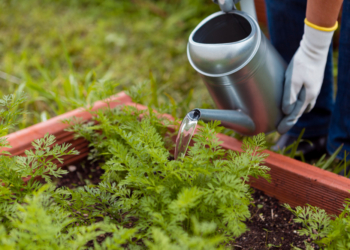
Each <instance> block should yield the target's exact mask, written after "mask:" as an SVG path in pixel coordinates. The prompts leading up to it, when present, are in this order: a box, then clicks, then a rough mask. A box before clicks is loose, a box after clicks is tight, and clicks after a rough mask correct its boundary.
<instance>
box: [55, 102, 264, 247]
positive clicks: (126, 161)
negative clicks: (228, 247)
mask: <svg viewBox="0 0 350 250" xmlns="http://www.w3.org/2000/svg"><path fill="white" fill-rule="evenodd" d="M139 117H142V119H141V121H140V119H139ZM94 119H95V121H96V124H94V123H88V124H81V123H75V124H74V125H73V126H72V128H71V129H70V131H74V132H76V133H77V134H78V136H82V137H84V138H86V139H88V140H89V141H90V146H92V147H94V148H95V150H96V151H94V152H93V156H94V157H99V158H100V159H103V161H104V162H105V164H104V165H103V169H104V170H105V173H104V174H103V176H102V182H101V183H100V184H99V186H97V187H94V188H88V187H85V188H84V190H83V189H77V190H66V191H65V192H62V191H61V192H62V193H61V195H66V196H65V198H64V199H62V198H60V200H68V199H69V202H70V203H73V204H74V205H73V207H71V206H70V205H68V204H63V203H62V205H64V206H66V208H67V209H72V210H78V211H84V213H86V214H89V217H88V218H82V217H81V216H80V215H76V216H77V217H79V218H80V219H81V220H83V221H93V220H97V217H100V216H102V217H104V216H109V217H111V219H112V220H114V221H120V222H121V223H122V224H123V225H128V224H132V225H133V226H134V227H136V228H138V229H139V235H140V237H142V238H143V237H146V238H150V237H152V235H153V234H154V232H160V233H159V234H160V235H163V236H164V237H163V236H162V237H163V239H162V242H163V243H164V244H168V243H169V244H170V245H169V247H170V246H172V244H175V245H176V246H182V245H181V244H183V242H186V241H187V240H186V239H187V238H186V237H191V239H192V240H194V238H196V237H198V236H196V235H198V232H197V231H196V230H197V229H196V223H197V222H198V223H199V224H198V225H201V223H209V224H208V226H209V225H212V226H210V227H211V228H217V230H216V231H208V233H207V235H208V237H209V238H210V239H211V237H214V236H215V235H216V236H220V237H221V239H222V240H220V242H223V241H229V240H232V237H237V236H239V235H241V234H242V233H243V232H245V231H246V226H245V224H244V220H246V219H247V218H249V217H250V213H249V210H248V205H249V203H250V200H251V197H250V192H249V185H248V184H247V182H248V181H249V176H254V177H264V178H268V174H267V171H268V170H269V169H268V168H267V167H265V166H262V165H261V163H262V162H263V160H264V159H265V157H266V156H267V155H266V154H264V153H262V150H263V149H264V136H263V135H259V136H256V137H254V138H246V139H245V141H244V144H243V145H244V146H243V150H244V152H243V153H241V154H239V153H236V152H231V151H230V152H225V151H224V150H223V149H222V148H221V147H220V144H221V142H220V141H218V138H217V137H216V132H217V131H220V130H222V128H219V127H218V125H219V122H212V123H210V124H204V125H203V127H201V128H199V132H198V134H197V135H196V136H195V137H194V142H195V143H194V145H193V146H191V147H190V148H189V155H188V156H186V157H182V158H181V159H179V160H176V161H175V160H171V155H170V153H169V145H168V144H167V143H166V138H167V133H168V129H167V128H166V126H165V125H167V124H169V123H171V122H170V121H167V120H166V119H165V118H164V117H160V118H159V115H157V114H156V113H154V112H153V111H152V110H150V109H149V110H145V111H139V110H137V109H136V108H133V107H123V108H122V109H119V110H107V112H104V113H102V112H99V113H98V114H97V116H96V117H95V118H94ZM168 136H169V135H168ZM164 138H165V139H164ZM115 198H117V200H115ZM194 221H196V222H194ZM198 230H199V229H198ZM204 235H205V234H203V235H202V237H204ZM184 237H185V238H184ZM193 237H194V238H193ZM150 239H151V238H150ZM180 239H182V240H183V241H182V240H180ZM158 240H160V239H157V240H156V241H155V242H158ZM181 242H182V243H181ZM214 242H216V241H215V240H214ZM158 243H159V244H160V242H158ZM147 244H148V245H149V246H150V247H151V246H153V247H155V245H153V243H147ZM198 247H199V245H198ZM154 249H156V248H154ZM198 249H205V247H204V246H203V247H202V248H200V247H199V248H198Z"/></svg>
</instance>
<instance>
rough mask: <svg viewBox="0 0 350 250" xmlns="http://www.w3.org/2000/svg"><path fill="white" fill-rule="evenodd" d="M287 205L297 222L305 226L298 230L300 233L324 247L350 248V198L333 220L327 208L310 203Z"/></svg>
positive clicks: (327, 248)
mask: <svg viewBox="0 0 350 250" xmlns="http://www.w3.org/2000/svg"><path fill="white" fill-rule="evenodd" d="M285 207H286V208H287V209H288V210H290V211H291V212H292V213H293V214H294V215H295V216H296V218H295V219H294V221H295V222H297V223H302V225H303V227H304V228H303V229H301V230H298V231H299V233H300V234H302V235H307V236H309V237H310V238H312V239H314V243H317V244H318V245H319V246H320V247H321V248H322V249H326V250H336V249H339V250H343V249H344V250H345V249H349V248H350V231H349V230H350V216H349V215H350V208H349V207H350V200H349V199H346V201H345V205H344V209H343V210H342V212H341V213H340V215H339V216H333V220H332V217H331V216H329V215H327V213H326V212H325V210H323V209H320V208H317V207H313V206H310V205H308V206H307V207H304V208H302V207H296V208H295V209H292V208H291V207H290V206H289V205H287V204H285Z"/></svg>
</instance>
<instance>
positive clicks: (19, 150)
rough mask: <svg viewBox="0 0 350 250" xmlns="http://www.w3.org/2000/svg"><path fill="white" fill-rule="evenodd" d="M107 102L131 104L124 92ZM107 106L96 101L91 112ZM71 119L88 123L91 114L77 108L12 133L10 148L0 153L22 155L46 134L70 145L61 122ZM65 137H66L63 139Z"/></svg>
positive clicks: (67, 134)
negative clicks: (7, 152) (6, 152)
mask: <svg viewBox="0 0 350 250" xmlns="http://www.w3.org/2000/svg"><path fill="white" fill-rule="evenodd" d="M108 102H109V103H110V106H111V107H112V108H113V107H116V106H118V105H122V104H124V103H126V102H131V98H130V97H129V96H128V95H126V94H125V93H124V92H120V93H118V94H117V95H115V96H112V97H110V98H108ZM107 105H108V104H107V103H106V101H98V102H96V103H95V104H94V106H93V107H92V109H91V110H92V111H96V110H99V109H103V108H106V107H107ZM72 118H80V119H82V120H84V121H88V120H90V119H91V118H92V114H91V113H90V112H88V111H86V110H85V109H83V108H79V109H75V110H73V111H70V112H67V113H65V114H62V115H59V116H56V117H54V118H51V119H49V120H47V121H45V122H41V123H38V124H35V125H33V126H30V127H28V128H25V129H22V130H20V131H17V132H14V133H12V134H10V135H8V136H7V140H8V142H9V144H10V145H11V146H12V148H0V152H2V151H4V150H6V151H9V152H10V153H11V154H12V155H23V154H24V151H25V150H28V149H31V148H33V147H32V142H33V141H34V140H36V139H39V138H43V137H44V136H45V134H47V133H49V134H51V135H54V136H56V139H57V141H59V142H60V143H62V142H67V143H72V142H73V137H72V135H71V133H68V132H65V131H64V130H65V129H66V128H68V127H69V125H67V124H64V123H62V120H65V119H72ZM66 136H68V137H67V138H65V137H66ZM61 139H63V140H61ZM86 145H87V144H86Z"/></svg>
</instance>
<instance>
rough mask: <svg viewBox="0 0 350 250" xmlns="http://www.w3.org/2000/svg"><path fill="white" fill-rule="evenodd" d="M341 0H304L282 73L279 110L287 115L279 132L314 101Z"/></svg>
mask: <svg viewBox="0 0 350 250" xmlns="http://www.w3.org/2000/svg"><path fill="white" fill-rule="evenodd" d="M243 1H244V0H243ZM342 2H343V1H342V0H308V1H307V10H306V18H305V25H304V35H303V38H302V40H301V42H300V47H299V48H298V50H297V51H296V53H295V54H294V56H293V59H292V61H291V62H290V63H289V65H288V68H287V71H286V74H285V82H284V92H283V99H282V110H283V112H284V114H285V115H286V116H285V117H284V118H283V119H282V121H281V122H280V124H279V125H278V127H277V130H278V132H280V133H281V134H283V133H285V132H287V131H288V130H289V129H290V128H292V127H293V126H294V124H295V123H296V122H297V121H298V119H299V118H300V116H301V115H302V114H303V113H304V112H308V111H310V110H311V109H313V107H314V106H315V104H316V100H317V97H318V95H319V93H320V91H321V87H322V82H323V76H324V70H325V67H326V63H327V56H328V51H329V46H330V44H331V42H332V37H333V33H334V31H335V30H336V29H337V27H338V22H337V18H338V15H339V11H340V8H341V5H342Z"/></svg>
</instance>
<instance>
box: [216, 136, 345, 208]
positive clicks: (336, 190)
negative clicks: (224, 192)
mask: <svg viewBox="0 0 350 250" xmlns="http://www.w3.org/2000/svg"><path fill="white" fill-rule="evenodd" d="M219 138H220V140H221V141H223V144H222V147H223V148H225V149H228V150H234V151H241V145H242V143H241V142H240V141H238V140H236V139H235V138H232V137H229V136H226V135H223V134H220V135H219ZM265 153H268V154H269V157H268V158H267V159H266V164H265V165H266V166H268V167H270V168H271V171H270V172H269V174H270V175H271V179H272V181H271V183H268V182H267V181H266V180H264V179H262V178H260V179H254V178H252V181H251V183H250V184H251V186H252V187H255V188H257V189H259V190H262V191H264V192H265V193H266V194H268V195H270V196H274V197H276V198H277V199H278V200H279V201H280V202H281V203H288V204H290V205H291V206H293V207H294V206H302V205H305V204H310V205H313V206H318V207H320V208H323V209H325V210H326V211H327V213H329V214H339V212H340V209H341V208H343V203H344V200H345V198H350V193H349V190H350V180H349V179H348V178H345V177H343V176H339V175H337V174H334V173H331V172H329V171H326V170H323V169H320V168H317V167H315V166H312V165H310V164H307V163H303V162H300V161H297V160H294V159H291V158H289V157H286V156H283V155H280V154H277V153H274V152H272V151H269V150H265Z"/></svg>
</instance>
